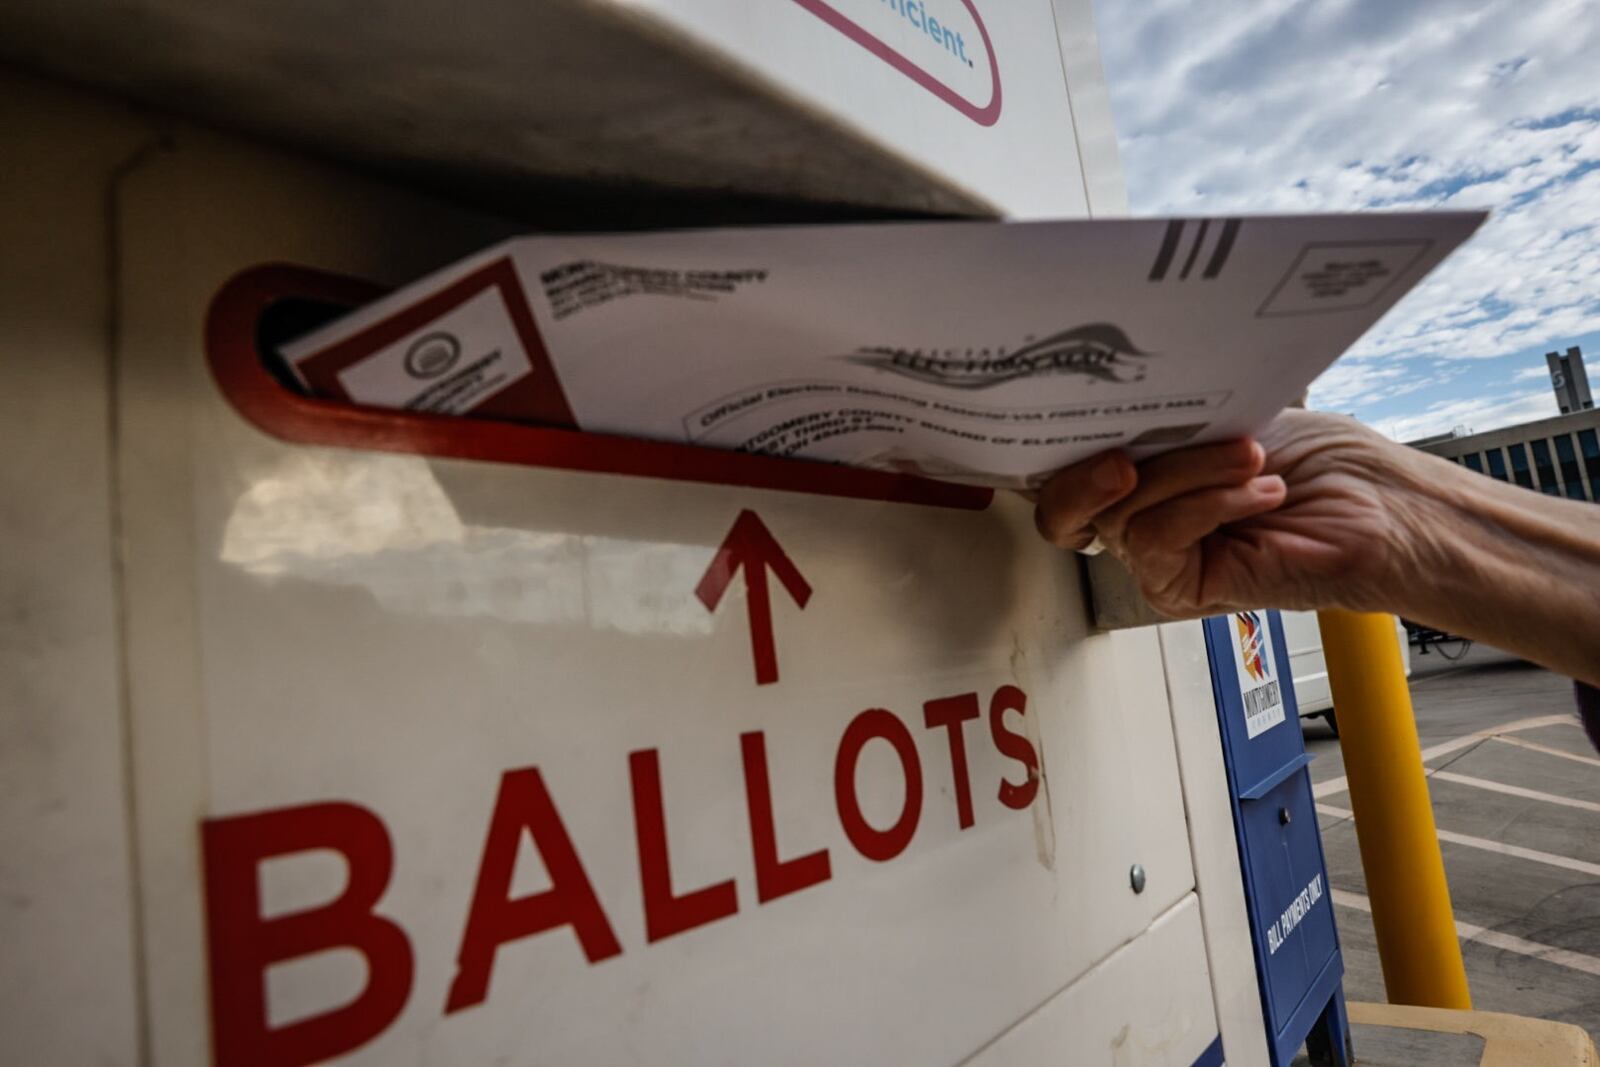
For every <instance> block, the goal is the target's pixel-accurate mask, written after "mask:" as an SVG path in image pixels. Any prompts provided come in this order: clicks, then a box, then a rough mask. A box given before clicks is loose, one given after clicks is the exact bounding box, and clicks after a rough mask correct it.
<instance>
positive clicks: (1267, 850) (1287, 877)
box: [1205, 611, 1350, 1067]
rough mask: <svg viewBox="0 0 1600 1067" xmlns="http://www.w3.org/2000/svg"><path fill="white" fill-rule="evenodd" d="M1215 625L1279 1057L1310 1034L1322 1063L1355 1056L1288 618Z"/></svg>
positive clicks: (1250, 890)
mask: <svg viewBox="0 0 1600 1067" xmlns="http://www.w3.org/2000/svg"><path fill="white" fill-rule="evenodd" d="M1205 631H1206V651H1207V654H1208V657H1209V659H1210V662H1211V684H1212V688H1213V690H1214V691H1215V693H1216V702H1217V717H1218V719H1219V721H1220V724H1221V733H1222V747H1223V753H1224V758H1225V761H1226V763H1227V768H1228V786H1229V791H1230V793H1231V794H1232V803H1233V822H1234V830H1235V832H1236V833H1237V835H1238V839H1239V856H1240V863H1241V865H1242V867H1243V873H1244V890H1245V904H1246V907H1247V908H1248V909H1249V912H1250V927H1251V933H1252V936H1253V939H1254V947H1255V958H1256V973H1257V976H1258V978H1259V980H1260V983H1261V1005H1262V1011H1263V1013H1264V1015H1265V1017H1266V1023H1267V1033H1268V1034H1269V1036H1270V1040H1271V1043H1272V1049H1271V1054H1272V1062H1273V1064H1274V1065H1275V1067H1288V1065H1289V1063H1290V1061H1291V1060H1293V1059H1294V1057H1295V1054H1296V1053H1297V1052H1298V1051H1299V1049H1300V1046H1301V1045H1302V1044H1305V1045H1307V1047H1308V1050H1309V1051H1310V1053H1311V1056H1312V1062H1313V1063H1317V1064H1338V1065H1340V1067H1345V1065H1346V1064H1348V1063H1349V1062H1350V1058H1349V1044H1350V1042H1349V1036H1348V1035H1349V1027H1348V1024H1347V1023H1346V1020H1345V1012H1344V992H1343V988H1342V985H1341V981H1342V979H1343V976H1344V962H1343V960H1342V959H1341V957H1340V955H1339V935H1338V932H1337V930H1336V929H1335V928H1334V919H1333V898H1332V895H1331V893H1330V891H1329V886H1328V876H1327V869H1326V865H1325V863H1324V861H1323V856H1322V835H1321V834H1320V833H1319V832H1318V830H1317V814H1316V808H1315V806H1314V805H1313V802H1312V794H1311V775H1310V772H1309V771H1308V770H1307V765H1308V764H1309V763H1310V762H1311V757H1310V755H1309V754H1307V752H1306V750H1305V741H1304V739H1303V738H1302V737H1301V736H1300V717H1299V709H1298V707H1297V706H1296V704H1295V698H1294V683H1293V679H1292V678H1291V676H1290V670H1289V653H1288V648H1287V646H1286V645H1285V643H1284V633H1283V623H1282V620H1281V619H1280V618H1279V617H1278V613H1277V612H1267V611H1247V612H1239V613H1237V614H1233V615H1223V616H1218V617H1216V618H1211V619H1207V620H1206V621H1205Z"/></svg>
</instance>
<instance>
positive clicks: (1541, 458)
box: [1532, 437, 1561, 496]
mask: <svg viewBox="0 0 1600 1067" xmlns="http://www.w3.org/2000/svg"><path fill="white" fill-rule="evenodd" d="M1532 444H1533V469H1534V470H1535V471H1537V472H1538V474H1539V492H1541V493H1548V494H1549V495H1550V496H1560V495H1561V486H1559V485H1557V484H1556V467H1555V464H1554V463H1551V462H1550V444H1549V442H1547V441H1546V440H1544V438H1542V437H1541V438H1540V439H1539V440H1537V441H1534V442H1532Z"/></svg>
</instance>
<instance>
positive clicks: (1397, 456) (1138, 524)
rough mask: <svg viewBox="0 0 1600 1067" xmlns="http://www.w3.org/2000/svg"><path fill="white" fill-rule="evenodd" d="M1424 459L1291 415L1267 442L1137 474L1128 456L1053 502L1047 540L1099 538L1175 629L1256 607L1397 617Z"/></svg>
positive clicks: (1075, 480) (1044, 494)
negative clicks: (1415, 480) (1186, 621)
mask: <svg viewBox="0 0 1600 1067" xmlns="http://www.w3.org/2000/svg"><path fill="white" fill-rule="evenodd" d="M1410 456H1411V450H1409V449H1405V448H1402V447H1401V446H1398V445H1395V444H1393V443H1392V442H1389V441H1387V440H1385V439H1384V438H1382V437H1379V436H1378V435H1377V434H1375V433H1372V432H1371V431H1369V430H1367V429H1365V428H1363V427H1362V426H1361V425H1360V424H1358V423H1356V422H1355V421H1353V420H1351V419H1347V418H1343V417H1340V416H1335V415H1326V414H1319V413H1314V412H1309V411H1299V410H1289V411H1285V412H1283V413H1282V414H1281V415H1279V416H1278V417H1277V418H1276V419H1275V420H1274V421H1273V422H1272V423H1271V424H1270V425H1269V426H1268V427H1267V428H1266V429H1265V430H1263V431H1262V432H1261V434H1260V436H1259V438H1258V439H1257V440H1254V441H1252V440H1237V441H1229V442H1224V443H1221V444H1212V445H1199V446H1195V447H1193V448H1187V449H1181V450H1178V451H1173V452H1168V453H1165V454H1163V455H1160V456H1157V457H1155V458H1153V459H1149V460H1146V461H1144V462H1143V463H1141V464H1138V465H1137V466H1135V465H1134V464H1133V463H1132V462H1131V461H1130V460H1129V459H1128V458H1127V457H1126V456H1125V455H1123V454H1121V453H1119V452H1111V453H1105V454H1103V455H1100V456H1097V457H1094V458H1092V459H1089V460H1085V461H1084V462H1082V463H1079V464H1076V465H1074V466H1072V467H1068V468H1066V469H1065V470H1063V471H1061V472H1060V473H1058V474H1057V475H1056V476H1055V477H1054V478H1053V479H1051V481H1050V482H1049V483H1048V484H1047V485H1046V486H1045V487H1044V488H1043V489H1042V490H1041V491H1040V494H1039V506H1038V512H1037V515H1036V518H1037V521H1038V525H1039V531H1040V533H1042V534H1043V535H1044V536H1045V539H1046V540H1048V541H1050V542H1052V543H1053V544H1056V545H1059V546H1060V547H1062V548H1083V547H1084V546H1085V545H1087V544H1088V543H1089V542H1090V541H1091V540H1092V539H1093V538H1094V537H1096V536H1098V537H1099V538H1100V540H1101V543H1102V544H1104V545H1105V547H1106V549H1107V550H1108V551H1110V552H1111V553H1113V554H1114V555H1115V556H1116V557H1117V558H1118V559H1120V560H1121V561H1122V562H1123V564H1124V565H1126V566H1127V567H1128V569H1129V571H1131V572H1132V574H1133V576H1134V577H1135V579H1137V581H1138V583H1139V586H1140V589H1141V591H1142V592H1143V594H1144V596H1145V599H1146V600H1148V601H1149V603H1150V605H1151V606H1152V607H1153V608H1155V609H1156V610H1157V611H1159V612H1161V613H1162V614H1165V615H1169V616H1172V617H1174V618H1187V617H1194V616H1199V615H1211V614H1217V613H1220V612H1225V611H1233V610H1241V609H1245V608H1258V607H1275V608H1290V609H1300V610H1309V609H1315V608H1328V607H1342V608H1348V609H1351V610H1358V611H1374V610H1393V609H1394V604H1395V599H1396V597H1397V596H1398V593H1399V589H1398V583H1400V582H1401V581H1402V580H1403V573H1404V565H1403V564H1402V562H1401V559H1402V557H1404V556H1406V555H1408V554H1410V552H1411V551H1412V550H1413V549H1414V548H1415V547H1416V546H1418V545H1420V544H1421V541H1420V539H1418V538H1415V537H1412V536H1411V535H1410V534H1411V531H1410V529H1409V525H1410V524H1409V523H1408V518H1409V516H1408V511H1409V510H1410V505H1409V498H1410V492H1409V483H1410V480H1411V479H1410V476H1409V474H1408V472H1409V470H1410V464H1409V460H1410Z"/></svg>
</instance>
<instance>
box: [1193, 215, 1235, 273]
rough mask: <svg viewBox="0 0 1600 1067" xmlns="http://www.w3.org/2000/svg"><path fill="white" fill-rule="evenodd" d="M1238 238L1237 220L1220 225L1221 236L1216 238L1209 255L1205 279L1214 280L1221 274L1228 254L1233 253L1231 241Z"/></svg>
mask: <svg viewBox="0 0 1600 1067" xmlns="http://www.w3.org/2000/svg"><path fill="white" fill-rule="evenodd" d="M1238 236H1239V220H1238V219H1229V220H1228V221H1227V222H1225V223H1223V224H1222V236H1221V237H1218V238H1217V247H1216V249H1215V250H1214V251H1213V252H1212V253H1211V262H1210V263H1207V264H1206V272H1205V274H1203V275H1202V277H1205V278H1215V277H1216V276H1217V275H1218V274H1221V273H1222V265H1223V264H1224V263H1226V262H1228V253H1229V252H1232V251H1233V239H1234V238H1235V237H1238Z"/></svg>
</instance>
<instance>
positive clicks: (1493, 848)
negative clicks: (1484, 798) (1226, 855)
mask: <svg viewBox="0 0 1600 1067" xmlns="http://www.w3.org/2000/svg"><path fill="white" fill-rule="evenodd" d="M1317 812H1318V814H1321V815H1332V816H1333V817H1334V818H1336V819H1354V818H1355V817H1356V813H1355V812H1353V811H1351V810H1350V809H1349V808H1335V807H1331V806H1329V805H1326V804H1318V805H1317ZM1437 833H1438V835H1439V840H1440V841H1448V842H1450V843H1451V844H1453V845H1464V846H1465V847H1467V848H1475V849H1479V850H1481V851H1483V852H1498V853H1500V855H1502V856H1515V857H1516V858H1517V859H1519V860H1532V861H1533V862H1534V863H1542V864H1544V865H1545V866H1547V867H1561V868H1563V869H1565V870H1569V871H1578V872H1579V873H1581V874H1588V875H1593V876H1594V877H1596V878H1600V863H1590V862H1589V861H1588V860H1575V859H1573V858H1572V857H1571V856H1558V855H1556V854H1555V853H1554V852H1540V851H1539V850H1538V849H1536V848H1523V847H1521V846H1520V845H1507V844H1504V843H1503V842H1500V841H1491V840H1489V839H1488V838H1487V837H1473V836H1472V835H1471V834H1458V833H1456V832H1455V831H1454V830H1438V831H1437Z"/></svg>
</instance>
